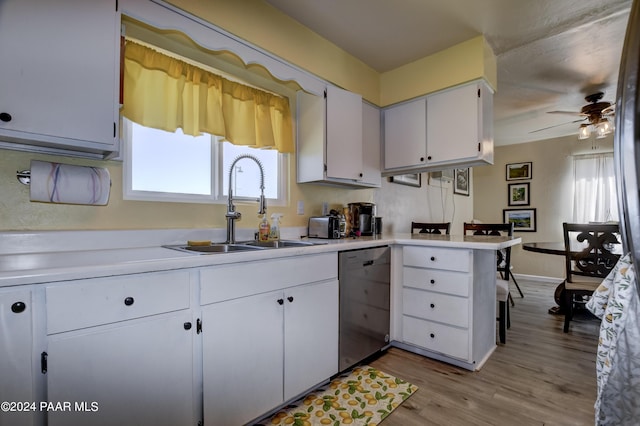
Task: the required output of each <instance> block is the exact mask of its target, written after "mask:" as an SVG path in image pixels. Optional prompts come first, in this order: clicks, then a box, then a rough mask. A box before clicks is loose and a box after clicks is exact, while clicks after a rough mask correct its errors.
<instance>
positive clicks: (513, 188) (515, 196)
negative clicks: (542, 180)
mask: <svg viewBox="0 0 640 426" xmlns="http://www.w3.org/2000/svg"><path fill="white" fill-rule="evenodd" d="M509 205H510V206H528V205H529V182H526V183H510V184H509Z"/></svg>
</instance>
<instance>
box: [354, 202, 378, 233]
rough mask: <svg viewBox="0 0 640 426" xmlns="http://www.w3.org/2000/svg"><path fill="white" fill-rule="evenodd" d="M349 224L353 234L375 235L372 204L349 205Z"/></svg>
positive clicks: (374, 218)
mask: <svg viewBox="0 0 640 426" xmlns="http://www.w3.org/2000/svg"><path fill="white" fill-rule="evenodd" d="M349 224H350V225H351V230H352V231H353V232H354V233H355V232H357V231H360V235H374V234H375V233H376V205H375V204H374V203H349Z"/></svg>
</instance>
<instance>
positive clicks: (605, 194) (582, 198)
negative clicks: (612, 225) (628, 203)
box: [573, 153, 618, 223]
mask: <svg viewBox="0 0 640 426" xmlns="http://www.w3.org/2000/svg"><path fill="white" fill-rule="evenodd" d="M573 173H574V186H573V221H574V222H575V223H588V222H607V221H617V220H618V200H617V197H616V182H615V172H614V168H613V153H607V154H593V155H583V156H575V157H574V158H573Z"/></svg>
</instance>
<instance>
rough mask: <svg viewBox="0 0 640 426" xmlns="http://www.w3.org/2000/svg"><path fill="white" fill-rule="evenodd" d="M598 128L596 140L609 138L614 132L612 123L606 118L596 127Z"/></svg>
mask: <svg viewBox="0 0 640 426" xmlns="http://www.w3.org/2000/svg"><path fill="white" fill-rule="evenodd" d="M595 128H596V138H598V139H602V138H604V137H605V136H607V135H608V134H609V133H611V132H612V131H613V127H612V126H611V123H610V122H609V120H608V119H606V118H601V119H600V121H598V123H597V124H596V125H595Z"/></svg>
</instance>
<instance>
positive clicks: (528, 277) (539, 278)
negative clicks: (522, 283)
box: [513, 274, 564, 284]
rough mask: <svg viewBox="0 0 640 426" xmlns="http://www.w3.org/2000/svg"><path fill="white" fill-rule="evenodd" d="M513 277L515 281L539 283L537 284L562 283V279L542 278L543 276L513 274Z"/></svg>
mask: <svg viewBox="0 0 640 426" xmlns="http://www.w3.org/2000/svg"><path fill="white" fill-rule="evenodd" d="M513 276H514V277H515V278H516V279H519V278H522V279H523V280H529V281H539V282H545V283H556V284H560V283H561V282H562V281H564V278H559V277H547V276H544V275H528V274H513Z"/></svg>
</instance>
